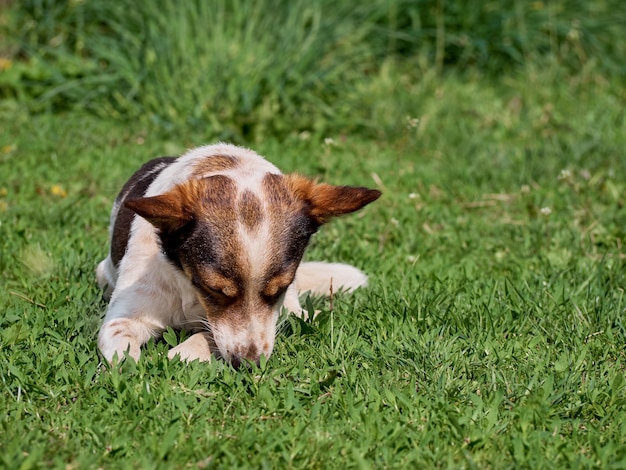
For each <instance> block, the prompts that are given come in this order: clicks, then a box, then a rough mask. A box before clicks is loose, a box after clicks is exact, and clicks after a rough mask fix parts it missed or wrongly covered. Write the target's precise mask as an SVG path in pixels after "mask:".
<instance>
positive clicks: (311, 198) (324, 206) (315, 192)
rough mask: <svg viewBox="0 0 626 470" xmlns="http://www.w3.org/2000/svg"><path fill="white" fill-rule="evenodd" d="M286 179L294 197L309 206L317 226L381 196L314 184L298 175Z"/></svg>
mask: <svg viewBox="0 0 626 470" xmlns="http://www.w3.org/2000/svg"><path fill="white" fill-rule="evenodd" d="M286 177H287V179H288V182H289V183H288V184H289V186H290V188H291V190H292V191H293V193H294V194H295V195H296V197H298V198H299V199H301V200H304V201H306V202H307V203H308V204H309V205H310V213H309V215H310V216H311V218H313V219H314V220H315V221H316V222H317V223H318V224H324V223H326V222H328V221H329V220H330V219H331V218H333V217H337V216H340V215H344V214H350V213H351V212H355V211H357V210H359V209H361V208H362V207H363V206H366V205H367V204H369V203H370V202H374V201H375V200H376V199H378V198H379V197H380V196H381V194H382V193H381V192H380V191H378V190H377V189H368V188H362V187H354V186H333V185H330V184H325V183H316V182H315V181H312V180H310V179H308V178H306V177H304V176H300V175H287V176H286Z"/></svg>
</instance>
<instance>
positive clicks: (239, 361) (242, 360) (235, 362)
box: [230, 354, 261, 369]
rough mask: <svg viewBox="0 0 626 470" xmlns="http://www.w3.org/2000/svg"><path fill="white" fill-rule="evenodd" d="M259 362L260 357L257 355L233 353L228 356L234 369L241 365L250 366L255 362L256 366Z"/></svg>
mask: <svg viewBox="0 0 626 470" xmlns="http://www.w3.org/2000/svg"><path fill="white" fill-rule="evenodd" d="M260 362H261V358H260V357H259V356H255V357H247V356H243V355H240V354H233V355H232V356H231V358H230V363H231V365H232V366H233V367H234V368H235V369H239V368H240V367H241V366H242V365H245V366H247V367H251V366H252V364H256V365H257V366H258V365H259V363H260Z"/></svg>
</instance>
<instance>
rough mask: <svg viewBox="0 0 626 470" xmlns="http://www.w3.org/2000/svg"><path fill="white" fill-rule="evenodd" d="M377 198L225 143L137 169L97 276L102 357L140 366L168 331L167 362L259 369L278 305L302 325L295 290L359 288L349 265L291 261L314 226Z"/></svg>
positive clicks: (117, 209)
mask: <svg viewBox="0 0 626 470" xmlns="http://www.w3.org/2000/svg"><path fill="white" fill-rule="evenodd" d="M380 195H381V193H380V191H378V190H375V189H367V188H362V187H351V186H333V185H329V184H324V183H317V182H316V181H314V180H311V179H309V178H307V177H304V176H301V175H298V174H282V173H281V172H280V171H279V170H278V168H277V167H276V166H274V165H273V164H271V163H270V162H269V161H267V160H266V159H265V158H264V157H262V156H260V155H258V154H256V153H255V152H254V151H252V150H249V149H245V148H242V147H238V146H234V145H231V144H223V143H220V144H215V145H208V146H203V147H198V148H195V149H193V150H190V151H188V152H186V153H185V154H183V155H182V156H180V157H178V158H176V157H161V158H156V159H154V160H151V161H149V162H147V163H146V164H144V165H143V166H142V167H141V168H140V169H139V170H138V171H137V172H136V173H135V174H134V175H133V176H132V177H131V178H130V180H129V181H128V182H127V183H126V184H125V185H124V186H123V188H122V190H121V192H120V194H119V196H118V197H117V199H116V200H115V202H114V204H113V208H112V211H111V218H110V228H109V234H110V243H111V245H110V251H109V254H108V256H107V258H106V259H105V260H104V261H102V262H101V263H100V264H99V265H98V267H97V269H96V277H97V281H98V285H99V286H100V287H101V288H102V289H103V290H104V296H105V298H106V299H108V300H109V305H108V309H107V312H106V315H105V317H104V320H103V323H102V326H101V328H100V332H99V334H98V347H99V349H100V351H101V353H102V355H103V356H104V357H105V358H106V360H107V361H109V363H111V364H113V363H115V362H117V361H119V360H121V359H123V358H124V356H125V354H128V355H129V356H130V357H132V358H133V359H135V360H139V357H140V354H141V346H142V345H143V344H145V343H146V342H147V341H148V340H149V339H150V338H157V337H159V336H161V335H162V333H163V332H164V331H165V330H166V329H167V328H168V327H172V328H174V329H181V330H187V331H190V333H191V336H190V337H189V338H188V339H187V340H185V341H183V342H182V343H181V344H179V345H178V346H176V347H174V348H172V349H171V350H170V351H169V352H168V357H169V358H174V357H176V356H179V358H180V359H181V360H185V361H191V360H195V359H198V360H200V361H208V360H210V359H211V356H212V355H213V356H215V357H217V358H222V359H223V360H225V361H227V362H229V363H231V364H232V365H233V366H235V367H239V366H240V365H241V364H249V365H250V364H259V362H260V359H261V357H262V356H264V357H265V358H269V357H270V355H271V354H272V351H273V348H274V341H275V335H276V327H277V321H278V317H279V314H280V312H281V308H282V307H283V306H284V307H285V308H286V309H287V310H288V311H289V312H292V313H294V314H296V315H298V316H300V317H302V318H306V316H307V313H306V312H305V311H304V310H303V309H302V308H301V306H300V303H299V300H298V295H299V294H300V293H303V292H307V291H310V292H311V293H312V294H320V295H323V294H328V292H329V290H330V289H333V288H334V289H336V290H343V291H352V290H354V289H356V288H358V287H362V286H365V285H366V284H367V276H366V275H365V274H364V273H363V272H361V271H360V270H358V269H357V268H355V267H353V266H350V265H346V264H338V263H319V262H310V263H307V262H305V263H301V260H302V257H303V254H304V251H305V248H306V246H307V244H308V242H309V239H310V237H311V236H312V235H313V234H314V233H315V232H316V231H317V230H318V228H319V227H320V226H321V225H323V224H324V223H326V222H328V221H329V220H330V219H332V218H333V217H336V216H340V215H343V214H348V213H351V212H354V211H356V210H358V209H360V208H362V207H363V206H365V205H367V204H369V203H371V202H373V201H375V200H376V199H378V198H379V197H380Z"/></svg>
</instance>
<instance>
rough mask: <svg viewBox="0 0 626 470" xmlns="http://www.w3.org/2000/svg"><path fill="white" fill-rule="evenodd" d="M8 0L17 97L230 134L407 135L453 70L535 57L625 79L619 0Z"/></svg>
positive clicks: (538, 63) (509, 65)
mask: <svg viewBox="0 0 626 470" xmlns="http://www.w3.org/2000/svg"><path fill="white" fill-rule="evenodd" d="M5 4H6V5H5V7H4V13H3V14H2V27H3V29H4V31H5V39H4V40H3V41H2V45H1V49H0V54H1V56H2V58H3V59H2V65H1V68H2V73H1V74H0V99H2V100H5V107H6V106H7V105H6V100H7V99H9V100H17V101H19V102H20V103H22V104H24V103H25V104H26V106H27V107H28V109H29V110H30V111H31V112H40V111H52V112H59V111H64V110H68V109H76V108H79V109H85V110H88V111H89V112H92V113H95V114H97V115H99V116H103V117H107V118H110V117H115V118H118V119H120V120H129V121H136V120H146V121H148V122H150V123H154V124H156V125H157V126H159V127H161V128H163V129H164V130H176V129H178V130H180V129H189V128H195V129H202V130H205V131H206V130H208V132H209V133H210V134H211V135H212V137H215V138H220V139H228V140H248V141H250V140H255V139H257V140H258V139H262V138H263V137H264V136H268V135H282V136H285V135H287V134H290V133H300V132H310V133H313V134H314V135H325V134H328V133H329V132H330V131H332V132H331V133H333V134H337V133H338V131H339V133H341V132H350V133H355V132H356V133H360V134H362V135H363V136H364V137H365V136H369V137H376V138H394V137H398V136H399V135H401V134H402V132H403V130H404V127H405V122H404V119H405V118H406V116H407V115H408V116H415V115H417V114H419V110H420V107H421V106H422V104H423V101H424V99H425V98H426V97H428V96H430V95H432V93H433V92H434V89H435V88H436V86H437V81H438V80H440V77H442V76H444V75H446V74H450V73H460V74H465V75H468V76H470V77H471V76H472V75H476V74H479V75H481V76H486V77H490V78H493V79H498V78H499V77H502V76H503V75H510V74H515V73H516V70H519V69H527V68H534V69H538V70H542V71H545V70H546V69H548V70H550V71H551V72H550V73H548V74H546V73H545V72H544V73H542V76H541V79H542V80H544V81H545V80H553V81H555V82H557V81H559V80H562V79H563V77H564V76H571V75H575V76H580V77H583V79H586V80H598V76H600V77H603V79H607V78H606V77H615V78H616V79H618V80H620V81H621V82H622V83H623V79H624V74H625V72H626V61H625V60H624V57H626V41H624V40H623V28H624V25H625V24H626V7H625V6H624V2H622V1H621V0H595V1H585V0H550V1H527V0H500V1H485V2H479V3H471V2H462V1H446V0H375V1H368V2H354V1H350V0H319V1H315V2H309V1H305V0H295V1H286V0H278V1H276V0H259V1H255V2H251V1H246V0H234V1H226V0H215V1H202V0H189V1H185V2H182V3H181V2H179V1H176V0H163V1H159V2H139V3H138V2H136V1H133V0H117V1H115V2H98V1H88V0H23V1H20V2H10V1H9V2H6V1H5ZM7 5H8V6H10V7H12V8H7ZM468 79H470V78H468Z"/></svg>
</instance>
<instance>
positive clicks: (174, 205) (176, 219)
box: [124, 186, 193, 232]
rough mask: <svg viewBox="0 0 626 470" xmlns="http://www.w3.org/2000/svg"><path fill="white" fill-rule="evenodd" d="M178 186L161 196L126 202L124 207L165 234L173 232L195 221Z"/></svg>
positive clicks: (186, 199)
mask: <svg viewBox="0 0 626 470" xmlns="http://www.w3.org/2000/svg"><path fill="white" fill-rule="evenodd" d="M183 193H184V191H183V190H182V189H181V187H179V186H177V187H175V188H174V189H173V190H172V191H170V192H168V193H165V194H161V195H159V196H151V197H142V198H139V199H131V200H128V201H125V202H124V205H125V206H126V207H127V208H128V209H130V210H132V211H133V212H135V213H136V214H137V215H139V216H141V217H143V218H144V219H146V220H147V221H148V222H150V223H151V224H152V225H154V226H155V227H156V228H158V229H159V230H161V231H163V232H172V231H174V230H177V229H179V228H181V227H182V226H184V225H185V224H186V223H187V222H189V221H190V220H191V219H193V212H192V211H191V207H190V205H189V203H188V198H186V197H184V194H183Z"/></svg>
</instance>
